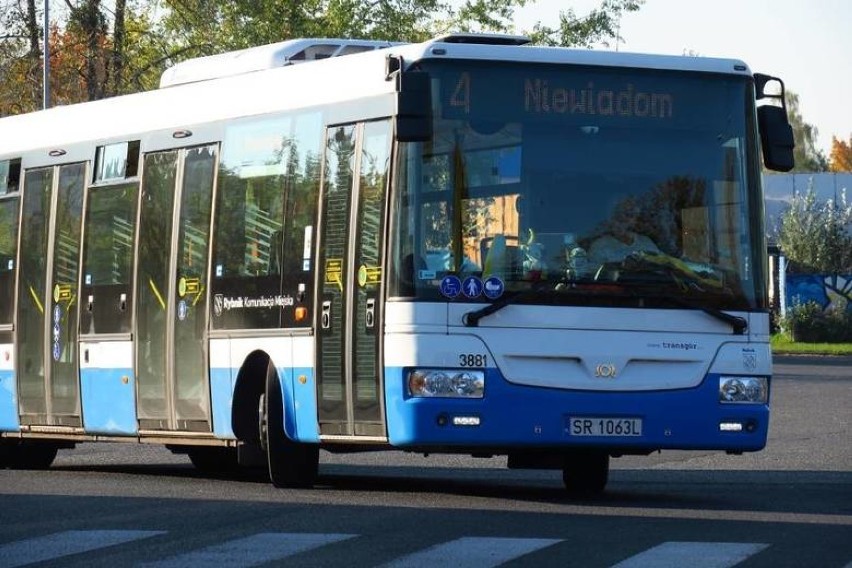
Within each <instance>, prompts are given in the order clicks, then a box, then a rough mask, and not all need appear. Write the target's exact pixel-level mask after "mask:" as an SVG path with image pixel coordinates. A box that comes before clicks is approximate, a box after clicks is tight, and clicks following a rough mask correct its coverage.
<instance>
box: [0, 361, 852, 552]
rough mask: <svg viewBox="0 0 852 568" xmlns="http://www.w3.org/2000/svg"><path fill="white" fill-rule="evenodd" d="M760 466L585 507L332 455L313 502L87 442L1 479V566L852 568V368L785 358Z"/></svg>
mask: <svg viewBox="0 0 852 568" xmlns="http://www.w3.org/2000/svg"><path fill="white" fill-rule="evenodd" d="M772 406H773V416H772V423H771V427H770V439H769V444H768V446H767V448H766V450H764V451H762V452H758V453H754V454H747V455H744V456H727V455H724V454H720V453H715V452H663V453H660V454H655V455H653V456H648V457H644V458H642V457H629V458H620V459H617V460H613V464H612V467H613V470H612V473H611V480H610V484H609V486H608V490H607V493H606V494H605V495H604V496H603V497H601V498H598V499H592V500H576V499H572V498H569V497H568V496H567V495H566V494H565V493H564V492H563V490H562V482H561V478H560V475H559V474H558V473H557V472H530V471H518V470H507V469H505V467H504V466H505V460H503V459H502V458H490V459H473V458H464V457H447V456H431V457H428V458H424V457H422V456H416V455H408V454H404V453H399V452H385V453H375V454H358V455H347V456H338V455H331V454H328V453H325V452H324V453H323V454H322V456H321V465H320V479H319V483H318V485H317V487H315V488H314V489H310V490H277V489H274V488H273V487H271V486H270V485H269V484H267V483H266V482H265V480H264V479H263V477H262V476H259V475H250V474H247V475H244V476H243V477H241V478H238V479H234V478H210V477H204V476H202V475H199V474H198V473H196V472H195V470H194V469H193V468H192V466H191V465H190V464H189V462H188V460H187V459H186V458H185V457H184V456H178V455H173V454H171V453H169V452H168V451H167V450H165V449H163V448H161V447H158V446H138V445H125V444H82V445H80V446H78V448H77V449H76V450H74V451H62V452H61V453H60V456H59V457H58V458H57V460H56V463H55V464H54V467H53V468H52V469H51V470H50V471H43V472H32V471H0V568H2V567H8V566H19V565H23V564H26V563H30V562H43V565H45V566H87V567H88V566H110V567H114V566H132V565H154V566H194V565H198V566H201V565H204V566H219V565H222V566H224V565H228V566H252V565H264V564H265V565H281V564H286V565H287V566H379V565H390V566H436V565H458V566H495V565H501V564H506V565H510V566H583V567H586V566H590V567H595V566H601V567H609V566H619V567H620V568H624V567H630V566H690V567H691V568H701V567H726V566H742V567H770V566H771V567H776V566H817V567H838V568H852V444H850V440H852V424H851V423H852V421H850V418H852V410H850V409H852V358H810V357H794V358H793V357H791V358H779V359H777V360H776V365H775V379H774V381H773V388H772Z"/></svg>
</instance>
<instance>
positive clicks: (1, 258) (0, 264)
mask: <svg viewBox="0 0 852 568" xmlns="http://www.w3.org/2000/svg"><path fill="white" fill-rule="evenodd" d="M17 252H18V198H17V197H14V198H11V199H9V198H7V199H2V200H0V325H8V324H11V323H12V317H13V315H14V311H13V307H14V306H15V302H14V295H15V262H16V258H17Z"/></svg>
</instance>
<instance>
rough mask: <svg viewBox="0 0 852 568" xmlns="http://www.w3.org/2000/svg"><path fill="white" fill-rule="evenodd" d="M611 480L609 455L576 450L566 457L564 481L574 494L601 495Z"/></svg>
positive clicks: (569, 490)
mask: <svg viewBox="0 0 852 568" xmlns="http://www.w3.org/2000/svg"><path fill="white" fill-rule="evenodd" d="M608 480H609V455H608V454H605V453H600V452H576V453H571V454H569V455H567V456H566V457H565V466H564V468H563V469H562V482H563V483H564V484H565V489H566V490H567V491H568V492H569V493H571V494H574V495H585V496H592V495H600V494H601V493H603V492H604V489H605V488H606V484H607V481H608Z"/></svg>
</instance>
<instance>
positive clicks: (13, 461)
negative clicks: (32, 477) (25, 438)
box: [0, 442, 59, 469]
mask: <svg viewBox="0 0 852 568" xmlns="http://www.w3.org/2000/svg"><path fill="white" fill-rule="evenodd" d="M58 451H59V447H58V446H56V445H55V444H45V443H38V442H19V443H17V444H10V445H8V446H7V445H4V446H3V448H2V449H0V462H2V463H3V464H4V465H5V467H9V468H11V469H47V468H49V467H50V465H51V464H52V463H53V460H54V459H56V453H57V452H58Z"/></svg>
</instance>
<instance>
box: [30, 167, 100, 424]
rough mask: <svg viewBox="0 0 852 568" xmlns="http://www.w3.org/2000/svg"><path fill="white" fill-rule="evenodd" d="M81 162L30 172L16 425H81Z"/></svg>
mask: <svg viewBox="0 0 852 568" xmlns="http://www.w3.org/2000/svg"><path fill="white" fill-rule="evenodd" d="M86 173H87V167H86V163H85V162H80V163H74V164H66V165H61V166H49V167H44V168H34V169H30V170H27V172H26V174H25V178H24V191H23V196H22V199H23V201H22V220H21V234H20V237H21V243H22V246H21V251H20V253H21V262H20V267H19V268H20V270H19V274H18V277H19V281H18V296H19V300H18V306H17V311H18V314H17V318H16V321H17V326H18V329H17V337H16V339H17V356H16V358H15V360H16V363H17V376H18V396H19V403H20V412H21V424H29V425H34V426H66V427H80V426H81V418H80V388H79V379H78V377H79V375H78V373H79V364H78V360H77V358H78V357H77V334H78V326H77V308H78V306H77V304H78V301H79V298H78V295H79V292H78V290H77V286H78V281H79V274H78V272H79V260H80V237H81V231H82V215H83V194H84V188H85V185H86Z"/></svg>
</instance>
